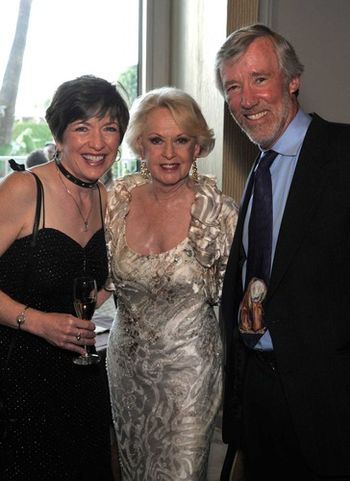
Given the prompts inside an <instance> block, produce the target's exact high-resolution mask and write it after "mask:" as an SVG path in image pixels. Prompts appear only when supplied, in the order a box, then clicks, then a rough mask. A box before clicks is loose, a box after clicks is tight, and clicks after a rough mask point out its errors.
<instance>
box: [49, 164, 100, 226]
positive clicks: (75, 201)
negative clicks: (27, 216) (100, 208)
mask: <svg viewBox="0 0 350 481" xmlns="http://www.w3.org/2000/svg"><path fill="white" fill-rule="evenodd" d="M57 175H58V177H59V179H60V181H61V183H62V185H63V187H64V190H65V191H66V192H67V194H68V195H69V196H70V197H71V198H72V199H73V201H74V203H75V205H76V207H77V209H78V212H79V215H80V217H81V220H82V221H83V223H84V232H87V231H88V230H89V217H90V214H91V212H92V208H93V202H91V207H90V210H89V212H88V215H87V216H86V217H84V215H83V213H82V210H81V208H80V206H79V204H78V202H77V200H76V198H75V197H74V195H73V194H72V192H71V191H70V190H69V189H68V188H67V186H66V184H65V183H64V182H63V179H62V177H61V175H60V172H59V170H58V169H57Z"/></svg>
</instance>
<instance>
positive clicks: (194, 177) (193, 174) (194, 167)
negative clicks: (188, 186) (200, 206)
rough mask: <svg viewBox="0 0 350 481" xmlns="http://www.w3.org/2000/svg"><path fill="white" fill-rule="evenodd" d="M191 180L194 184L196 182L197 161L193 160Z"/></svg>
mask: <svg viewBox="0 0 350 481" xmlns="http://www.w3.org/2000/svg"><path fill="white" fill-rule="evenodd" d="M191 174H192V179H193V180H194V181H196V182H198V168H197V161H196V159H194V161H193V162H192V173H191Z"/></svg>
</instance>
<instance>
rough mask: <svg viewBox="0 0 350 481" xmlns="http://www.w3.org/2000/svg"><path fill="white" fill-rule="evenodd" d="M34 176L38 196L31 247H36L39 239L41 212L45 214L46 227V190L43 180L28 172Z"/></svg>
mask: <svg viewBox="0 0 350 481" xmlns="http://www.w3.org/2000/svg"><path fill="white" fill-rule="evenodd" d="M28 172H30V173H31V174H32V175H34V178H35V181H36V187H37V194H36V208H35V217H34V224H33V238H32V242H31V245H32V246H35V244H36V240H37V237H38V232H39V224H40V215H41V211H42V213H43V227H45V203H44V188H43V184H42V182H41V180H40V179H39V177H38V176H37V175H36V174H34V172H32V171H30V170H28Z"/></svg>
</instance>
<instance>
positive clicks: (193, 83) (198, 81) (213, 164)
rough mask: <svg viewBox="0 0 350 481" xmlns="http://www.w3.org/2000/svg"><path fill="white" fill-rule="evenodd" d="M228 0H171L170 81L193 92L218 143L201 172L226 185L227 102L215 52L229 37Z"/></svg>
mask: <svg viewBox="0 0 350 481" xmlns="http://www.w3.org/2000/svg"><path fill="white" fill-rule="evenodd" d="M226 18H227V0H215V1H211V0H175V1H172V2H171V26H172V33H171V52H172V54H171V65H170V83H171V84H172V85H173V86H176V87H178V88H182V89H184V90H185V91H186V92H188V93H189V94H191V95H192V96H193V97H194V98H195V99H196V100H197V102H198V103H199V105H200V106H201V108H202V111H203V114H204V116H205V118H206V120H207V122H208V124H209V126H210V127H211V128H213V129H214V132H215V136H216V145H215V148H214V150H213V152H212V153H211V154H210V155H209V156H208V157H207V158H205V159H200V160H199V161H198V170H199V172H200V173H206V174H212V175H215V176H216V177H217V181H218V185H219V186H220V187H221V184H222V159H223V119H224V101H223V99H222V97H221V96H220V94H219V92H218V91H217V89H216V87H215V83H214V59H215V54H216V51H217V50H218V48H219V47H220V45H221V44H222V42H223V41H224V40H225V38H226Z"/></svg>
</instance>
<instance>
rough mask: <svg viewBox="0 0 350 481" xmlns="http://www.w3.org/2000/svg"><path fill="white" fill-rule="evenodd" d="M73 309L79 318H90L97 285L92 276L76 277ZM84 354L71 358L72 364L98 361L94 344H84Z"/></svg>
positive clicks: (86, 364)
mask: <svg viewBox="0 0 350 481" xmlns="http://www.w3.org/2000/svg"><path fill="white" fill-rule="evenodd" d="M73 295H74V309H75V312H76V315H77V317H79V319H84V320H91V318H92V316H93V314H94V311H95V306H96V300H97V285H96V281H95V279H93V278H92V277H77V278H76V279H74V285H73ZM85 350H86V354H84V355H82V356H78V357H76V358H74V359H73V362H74V364H79V365H81V366H88V365H91V364H97V363H98V362H100V356H99V355H98V354H96V349H95V346H85Z"/></svg>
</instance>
